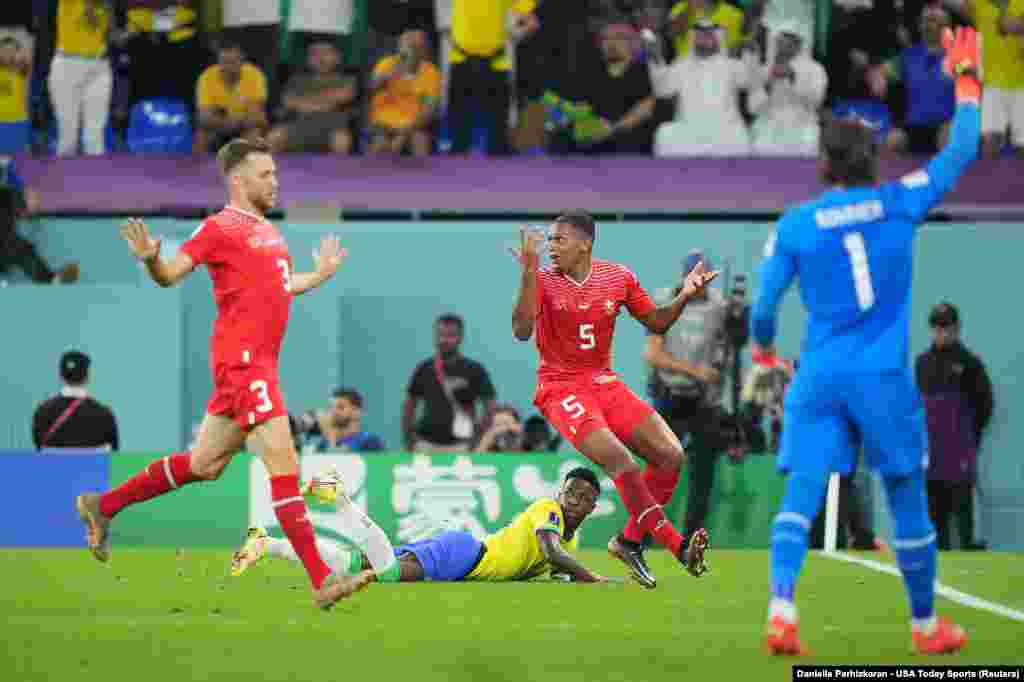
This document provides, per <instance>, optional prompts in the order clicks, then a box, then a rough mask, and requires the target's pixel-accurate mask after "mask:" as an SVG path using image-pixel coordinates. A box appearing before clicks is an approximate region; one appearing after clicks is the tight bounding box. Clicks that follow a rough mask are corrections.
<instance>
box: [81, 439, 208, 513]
mask: <svg viewBox="0 0 1024 682" xmlns="http://www.w3.org/2000/svg"><path fill="white" fill-rule="evenodd" d="M198 480H199V478H198V477H197V476H195V475H194V474H193V473H192V463H191V456H190V455H189V453H187V452H181V453H178V454H176V455H170V456H168V457H164V458H163V459H158V460H156V461H155V462H151V463H150V465H149V466H148V467H146V468H145V469H143V470H142V471H140V472H139V473H137V474H135V475H134V476H132V477H131V478H129V479H128V480H127V481H125V482H124V483H122V484H121V485H119V486H117V487H116V488H114V489H113V490H110V491H108V492H106V493H104V494H103V496H102V497H101V498H100V513H101V514H103V515H104V516H106V517H107V518H108V519H112V518H114V516H115V515H116V514H117V513H118V512H119V511H121V510H122V509H124V508H125V507H127V506H129V505H133V504H138V503H139V502H145V501H146V500H149V499H152V498H154V497H159V496H160V495H163V494H164V493H169V492H171V491H172V490H175V489H176V488H180V487H181V486H183V485H188V484H189V483H194V482H196V481H198Z"/></svg>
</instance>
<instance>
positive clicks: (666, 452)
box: [658, 438, 686, 471]
mask: <svg viewBox="0 0 1024 682" xmlns="http://www.w3.org/2000/svg"><path fill="white" fill-rule="evenodd" d="M685 460H686V452H685V451H684V450H683V444H682V443H680V442H679V440H678V439H675V438H673V439H671V440H668V441H666V442H665V443H664V444H662V445H661V447H659V448H658V468H660V469H668V470H671V471H678V470H679V469H681V468H682V466H683V462H684V461H685Z"/></svg>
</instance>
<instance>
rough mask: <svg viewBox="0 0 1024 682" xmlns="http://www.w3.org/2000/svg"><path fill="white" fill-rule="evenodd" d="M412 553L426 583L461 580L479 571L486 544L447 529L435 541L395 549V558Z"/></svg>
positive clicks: (433, 539) (430, 539) (427, 540)
mask: <svg viewBox="0 0 1024 682" xmlns="http://www.w3.org/2000/svg"><path fill="white" fill-rule="evenodd" d="M406 552H408V553H410V554H412V555H413V556H415V557H416V559H417V560H418V561H419V562H420V566H422V567H423V577H424V578H425V579H426V580H438V581H447V582H451V581H454V580H462V579H463V578H465V577H466V576H467V575H469V572H470V571H472V570H473V569H474V568H476V565H477V563H478V562H479V561H480V557H482V556H483V552H484V543H482V542H480V541H479V540H477V539H476V538H475V537H473V536H472V535H471V534H470V533H466V532H465V531H455V530H448V531H445V532H443V533H439V534H438V535H435V536H434V537H432V538H427V539H426V540H420V541H419V542H414V543H412V544H410V545H399V546H398V547H395V556H396V557H397V556H401V555H402V554H405V553H406Z"/></svg>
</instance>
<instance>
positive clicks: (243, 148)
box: [217, 138, 270, 176]
mask: <svg viewBox="0 0 1024 682" xmlns="http://www.w3.org/2000/svg"><path fill="white" fill-rule="evenodd" d="M269 153H270V146H269V145H268V144H267V143H266V142H264V141H263V138H257V139H255V140H243V139H242V138H235V139H234V140H231V141H230V142H228V143H226V144H224V146H222V147H221V148H220V149H218V150H217V168H219V169H220V172H221V173H222V174H223V175H224V176H228V175H230V174H231V172H232V171H233V170H235V169H236V168H238V166H240V165H241V164H243V163H245V161H246V159H248V158H249V155H250V154H269Z"/></svg>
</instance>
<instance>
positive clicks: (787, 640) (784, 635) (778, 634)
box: [765, 616, 810, 656]
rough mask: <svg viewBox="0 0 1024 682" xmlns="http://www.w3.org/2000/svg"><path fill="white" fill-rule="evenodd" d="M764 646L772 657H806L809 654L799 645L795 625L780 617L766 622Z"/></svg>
mask: <svg viewBox="0 0 1024 682" xmlns="http://www.w3.org/2000/svg"><path fill="white" fill-rule="evenodd" d="M765 644H767V646H768V653H770V654H772V655H773V656H806V655H808V654H809V653H810V652H809V651H807V649H805V648H804V645H803V644H801V643H800V636H799V635H798V634H797V624H796V623H789V622H786V620H785V619H784V618H783V617H782V616H772V617H771V618H770V619H769V620H768V627H767V628H766V631H765Z"/></svg>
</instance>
